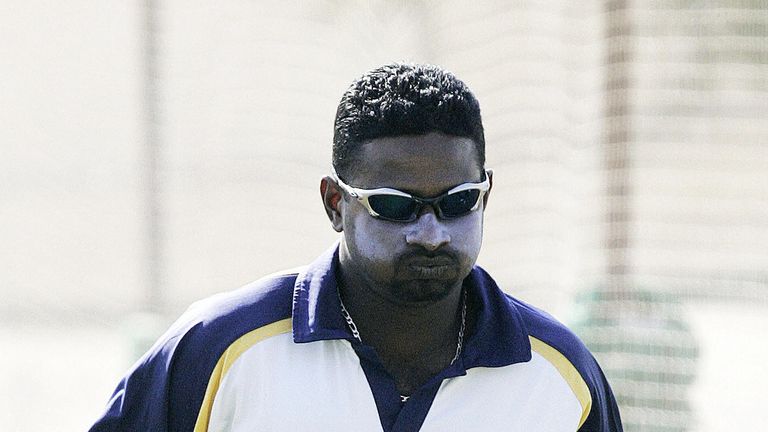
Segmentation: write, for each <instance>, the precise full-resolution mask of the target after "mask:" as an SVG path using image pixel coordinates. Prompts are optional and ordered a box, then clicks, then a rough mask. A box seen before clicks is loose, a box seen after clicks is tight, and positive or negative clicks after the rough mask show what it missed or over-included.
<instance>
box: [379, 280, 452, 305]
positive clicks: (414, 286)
mask: <svg viewBox="0 0 768 432" xmlns="http://www.w3.org/2000/svg"><path fill="white" fill-rule="evenodd" d="M455 286H457V284H456V281H453V280H452V281H447V280H423V279H416V280H409V281H403V282H402V283H400V284H398V285H397V286H396V287H395V288H394V289H393V292H392V294H393V297H395V299H394V300H395V301H396V302H398V303H402V304H429V303H434V302H437V301H440V300H443V299H444V298H446V297H448V295H449V294H450V293H451V291H452V290H453V288H454V287H455Z"/></svg>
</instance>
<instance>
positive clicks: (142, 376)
mask: <svg viewBox="0 0 768 432" xmlns="http://www.w3.org/2000/svg"><path fill="white" fill-rule="evenodd" d="M299 274H300V269H294V270H290V271H285V272H280V273H275V274H272V275H269V276H265V277H263V278H261V279H259V280H257V281H255V282H252V283H250V284H248V285H245V286H243V287H242V288H239V289H236V290H233V291H229V292H224V293H221V294H216V295H214V296H211V297H209V298H206V299H203V300H200V301H198V302H196V303H194V304H193V305H191V306H190V307H189V309H187V311H186V312H185V313H184V314H182V316H181V317H180V318H179V319H178V320H176V322H175V323H174V324H173V325H172V326H171V327H170V328H169V329H168V331H166V332H165V334H163V335H162V336H161V337H160V338H159V339H158V340H157V342H155V344H154V345H153V346H152V348H150V350H149V351H148V352H147V353H146V354H144V356H143V357H142V358H141V359H139V360H138V361H137V362H136V364H134V366H133V367H132V368H131V370H129V371H128V373H127V374H126V376H125V377H124V378H123V380H122V381H121V382H120V383H119V384H118V386H117V388H116V389H115V392H114V394H113V395H112V399H111V400H110V402H109V404H108V405H107V408H106V410H105V412H104V414H103V415H102V417H101V418H100V419H99V420H98V421H97V422H96V424H94V426H93V427H92V429H91V431H115V430H157V431H166V430H193V429H194V424H195V420H196V419H197V415H198V410H199V408H200V406H201V404H202V402H203V397H204V395H205V392H206V388H207V386H208V380H209V377H210V376H211V374H212V372H213V370H214V368H215V367H216V364H217V363H218V362H219V360H220V358H221V357H222V355H224V353H225V352H226V351H227V349H228V348H229V347H230V346H232V345H233V344H235V343H236V342H237V341H238V340H241V338H248V337H249V335H251V336H252V335H254V334H258V335H260V336H262V339H266V338H269V337H272V336H276V335H279V334H285V333H289V332H291V329H292V326H291V312H292V306H293V292H294V285H295V282H296V278H297V277H298V275H299Z"/></svg>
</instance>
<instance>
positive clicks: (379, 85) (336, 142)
mask: <svg viewBox="0 0 768 432" xmlns="http://www.w3.org/2000/svg"><path fill="white" fill-rule="evenodd" d="M430 132H441V133H444V134H446V135H453V136H459V137H466V138H471V139H472V141H473V142H474V144H475V146H476V149H477V155H478V159H479V160H478V162H479V164H480V167H481V168H482V167H483V166H485V137H484V135H483V122H482V120H481V118H480V105H479V104H478V102H477V99H476V98H475V96H474V95H473V94H472V92H471V91H470V90H469V88H468V87H467V86H466V85H465V84H464V83H463V82H462V81H461V80H459V79H458V78H456V76H454V75H453V74H452V73H450V72H448V71H445V70H443V69H441V68H440V67H437V66H433V65H423V64H403V63H392V64H388V65H384V66H381V67H378V68H376V69H373V70H371V71H370V72H368V73H366V74H365V75H363V76H362V77H360V78H358V79H357V80H356V81H354V82H353V83H352V85H351V86H350V87H349V88H348V89H347V91H346V92H344V95H343V96H342V97H341V101H340V102H339V107H338V109H337V110H336V120H335V122H334V134H333V166H334V168H335V169H336V171H337V172H338V173H339V174H341V175H344V174H346V173H348V169H349V167H350V164H351V163H352V161H353V160H354V157H353V153H354V150H355V148H356V147H357V146H359V145H360V144H363V143H365V142H367V141H369V140H372V139H376V138H383V137H394V136H402V135H424V134H427V133H430Z"/></svg>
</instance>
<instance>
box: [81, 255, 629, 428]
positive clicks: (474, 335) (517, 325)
mask: <svg viewBox="0 0 768 432" xmlns="http://www.w3.org/2000/svg"><path fill="white" fill-rule="evenodd" d="M337 266H338V245H336V246H335V247H334V248H332V249H330V250H329V251H327V252H326V253H324V254H323V255H321V256H320V257H319V258H318V259H317V260H315V261H314V262H313V263H312V264H310V265H309V266H307V267H306V268H304V269H302V270H300V271H297V272H287V273H284V274H279V275H272V276H268V277H266V278H263V279H261V280H259V281H257V282H254V283H252V284H250V285H247V286H245V287H243V288H241V289H239V290H235V291H232V292H228V293H223V294H219V295H216V296H214V297H211V298H209V299H206V300H203V301H201V302H198V303H196V304H194V305H192V306H191V307H190V309H189V310H188V311H187V312H185V313H184V314H183V315H182V317H181V318H180V319H179V320H178V321H177V322H176V323H175V324H174V325H173V326H172V327H171V328H170V329H169V330H168V331H167V332H166V334H165V335H163V336H162V337H161V338H160V339H159V340H158V342H156V343H155V345H154V346H153V347H152V348H151V349H150V350H149V352H148V353H146V354H145V355H144V356H143V357H142V358H141V359H140V360H139V361H138V362H137V363H136V364H135V365H134V366H133V368H132V369H131V370H130V371H129V372H128V374H127V375H126V376H125V378H123V379H122V381H121V382H120V383H119V385H118V387H117V389H116V390H115V392H114V394H113V396H112V398H111V400H110V401H109V404H108V406H107V409H106V412H105V413H104V414H103V416H102V417H101V418H100V419H99V420H98V421H97V422H96V423H95V424H94V425H93V427H92V428H91V431H94V432H98V431H158V432H162V431H196V432H197V431H298V430H301V431H331V430H339V429H340V428H344V429H346V430H353V431H385V432H390V431H391V432H396V431H397V432H400V431H443V432H444V431H480V430H482V431H497V430H499V431H501V430H504V431H547V432H574V431H601V432H608V431H621V430H622V428H621V423H620V419H619V412H618V409H617V407H616V402H615V400H614V397H613V395H612V393H611V389H610V387H609V385H608V383H607V382H606V380H605V377H604V376H603V373H602V371H601V370H600V367H599V366H598V364H597V363H596V361H595V360H594V358H593V357H592V355H591V354H590V353H589V352H588V351H587V349H586V348H585V347H584V345H583V344H582V343H581V342H580V341H579V340H578V339H577V338H576V337H575V336H574V335H573V334H572V333H571V332H570V331H569V330H568V329H566V328H565V327H564V326H563V325H561V324H559V323H558V322H557V321H556V320H554V319H553V318H552V317H550V316H549V315H547V314H545V313H543V312H541V311H540V310H538V309H536V308H533V307H531V306H529V305H527V304H525V303H523V302H521V301H518V300H516V299H514V298H512V297H511V296H509V295H507V294H505V293H503V292H502V291H501V290H500V289H499V287H498V286H497V285H496V283H495V282H494V280H493V279H492V278H491V277H490V276H489V275H488V274H487V273H486V272H485V271H484V270H483V269H481V268H480V267H478V266H475V267H474V268H473V269H472V271H471V272H470V274H469V276H468V277H467V278H466V279H465V280H464V288H465V289H466V290H467V302H468V305H469V310H470V311H471V313H472V314H473V316H474V317H475V319H474V325H473V327H472V328H471V329H470V332H469V333H468V334H467V338H466V340H465V342H464V347H463V349H462V352H461V355H460V356H459V358H458V359H457V361H455V362H454V363H452V364H451V365H450V366H448V367H447V368H446V369H444V370H443V371H442V372H440V373H439V374H438V375H436V376H434V377H433V378H432V379H430V380H429V381H428V382H427V383H426V384H424V385H423V386H422V387H420V388H419V389H417V390H416V391H415V392H414V393H413V394H412V395H411V396H410V399H408V400H407V401H406V402H402V401H401V398H400V395H399V394H398V391H397V388H396V386H395V381H394V379H393V378H392V377H391V376H390V375H389V374H388V373H387V372H386V370H385V369H384V367H383V366H382V363H381V361H380V360H379V358H378V356H377V355H376V352H375V350H374V349H373V348H372V347H370V346H368V345H365V344H364V343H362V342H360V341H358V340H357V339H355V338H354V337H353V336H352V334H351V332H350V330H349V329H348V327H347V323H346V321H345V320H344V317H343V316H342V314H341V311H340V301H339V296H338V291H337V285H336V271H337Z"/></svg>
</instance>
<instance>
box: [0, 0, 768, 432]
mask: <svg viewBox="0 0 768 432" xmlns="http://www.w3.org/2000/svg"><path fill="white" fill-rule="evenodd" d="M0 40H2V42H0V58H2V67H0V263H1V264H0V345H1V346H2V347H3V349H2V355H0V407H2V408H0V424H3V425H4V426H3V430H7V431H48V430H50V431H54V430H55V431H81V430H86V429H87V427H88V426H89V425H90V423H91V422H92V421H93V420H94V419H95V418H96V417H97V416H99V414H100V413H101V411H102V410H103V408H104V406H105V404H106V402H107V400H108V398H109V396H110V394H111V392H112V390H113V388H114V386H115V385H116V384H117V382H118V380H119V379H120V377H121V376H122V374H123V373H124V372H125V371H126V369H127V368H128V367H129V366H130V365H131V364H132V362H133V361H135V360H136V359H137V358H138V356H139V355H140V354H141V352H142V351H143V350H144V349H145V348H146V347H147V343H148V341H151V340H153V339H154V338H156V337H157V336H158V335H159V334H160V333H161V332H162V331H163V330H164V329H165V327H166V326H167V325H168V324H169V323H170V322H172V320H173V319H175V317H177V316H178V315H179V314H180V313H181V312H182V311H183V310H184V309H185V308H186V307H187V306H188V305H189V304H190V303H191V302H193V301H195V300H197V299H200V298H203V297H206V296H208V295H210V294H213V293H216V292H220V291H224V290H230V289H234V288H237V287H239V286H241V285H243V284H245V283H248V282H249V281H252V280H254V279H257V278H259V277H260V276H262V275H265V274H268V273H271V272H274V271H278V270H280V269H284V268H289V267H294V266H299V265H304V264H307V263H308V262H310V261H311V260H312V259H313V258H314V257H315V256H317V255H318V254H320V253H321V252H322V251H324V250H325V249H326V248H327V247H328V246H330V245H331V244H332V243H333V242H334V240H335V239H336V238H337V235H336V233H335V232H334V231H333V230H332V229H331V228H330V225H329V223H328V221H327V220H326V217H325V214H324V212H323V210H322V207H321V203H320V199H319V191H318V184H319V178H320V177H321V176H322V175H324V174H327V173H328V170H329V166H330V148H331V139H332V125H333V118H334V114H335V107H336V104H337V102H338V100H339V98H340V96H341V94H342V92H343V91H344V90H345V89H346V87H347V85H348V84H349V83H350V82H351V81H352V80H353V79H354V78H356V77H357V76H359V75H361V74H362V73H363V72H364V71H366V70H368V69H371V68H373V67H376V66H379V65H381V64H383V63H387V62H391V61H397V60H400V61H413V62H427V63H436V64H439V65H442V66H444V67H446V68H447V69H449V70H451V71H453V72H455V73H456V74H457V75H458V76H459V77H460V78H462V79H463V80H464V81H465V82H466V83H467V84H468V85H469V86H470V88H471V89H473V91H474V92H475V94H476V95H477V97H478V99H479V100H480V104H481V107H482V109H483V116H484V124H485V128H486V140H487V143H488V144H487V152H488V166H489V167H491V168H494V170H495V176H494V177H495V181H494V193H493V198H492V200H491V204H490V206H489V209H488V211H487V214H486V233H485V244H484V249H483V253H482V255H481V257H480V260H479V263H480V265H482V266H484V267H485V268H486V269H488V270H489V271H490V272H491V274H493V275H494V276H495V277H496V279H497V280H498V281H499V282H500V285H501V286H502V287H504V288H505V290H507V291H508V292H509V293H511V294H513V295H515V296H517V297H518V298H521V299H523V300H525V301H528V302H531V303H533V304H536V305H538V306H540V307H542V308H544V309H547V310H548V311H550V312H552V313H553V314H554V315H555V316H556V317H557V318H559V319H560V320H562V321H564V322H566V323H568V324H569V325H570V326H572V328H574V329H575V330H576V331H577V332H578V333H579V334H580V336H581V337H582V338H583V339H584V340H585V341H586V342H587V343H588V344H589V345H590V347H591V348H592V350H593V351H594V352H595V354H596V356H597V357H598V359H599V360H600V361H601V363H602V365H603V367H604V369H605V370H606V374H607V375H608V377H609V380H610V381H611V383H612V384H613V387H614V391H615V393H616V394H617V397H618V398H619V401H620V403H621V408H622V414H623V418H624V422H625V430H627V431H698V432H714V431H726V430H727V431H732V430H736V431H739V430H758V429H760V428H761V427H764V426H763V425H765V424H766V423H768V410H766V409H765V408H764V406H765V404H766V402H768V398H766V396H765V389H766V388H768V372H767V371H766V368H765V367H764V362H765V358H766V357H767V356H768V342H766V340H767V338H766V337H765V335H766V333H768V121H766V120H767V119H768V0H730V1H727V0H636V1H630V0H624V1H620V0H616V1H608V0H585V1H579V2H574V1H568V0H549V1H543V0H538V1H485V2H467V1H445V0H444V1H437V0H412V1H407V2H406V1H384V0H372V1H341V0H333V1H332V0H326V1H311V2H310V1H304V2H296V1H255V0H231V1H224V2H213V1H204V0H193V1H190V0H186V1H181V0H144V1H115V0H111V1H86V0H71V1H67V2H56V1H51V0H30V1H12V0H5V1H2V2H0ZM511 391H514V389H511Z"/></svg>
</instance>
